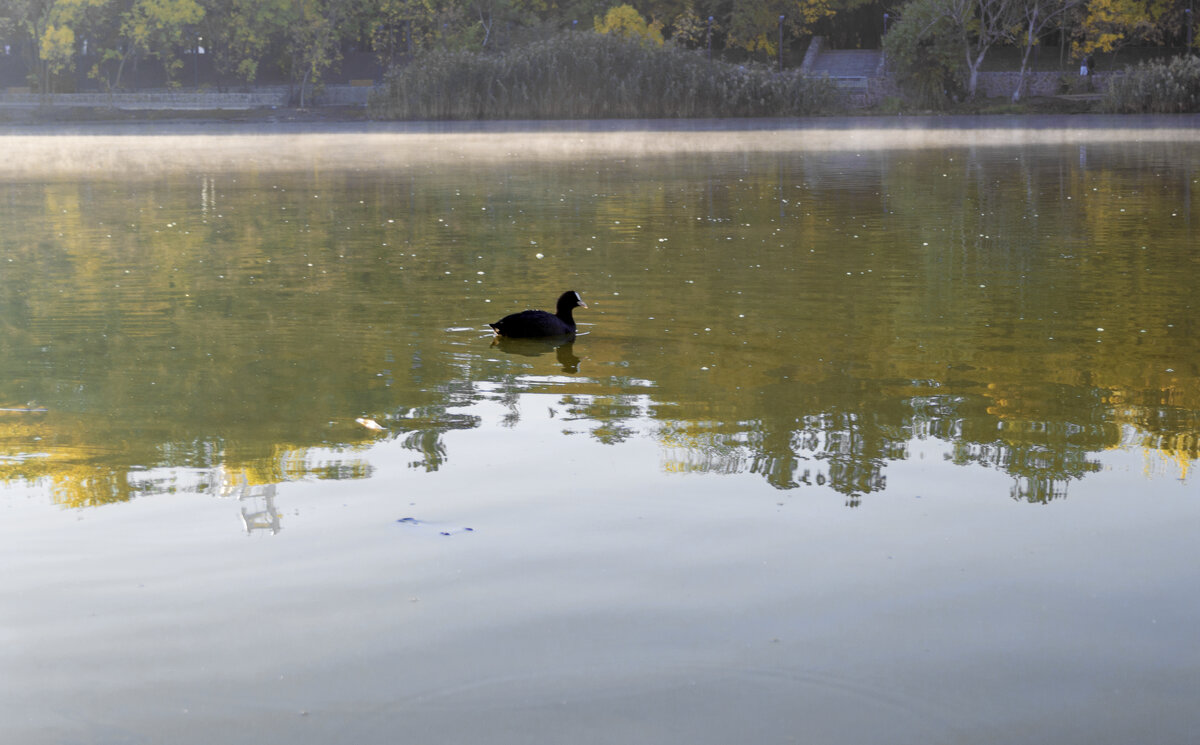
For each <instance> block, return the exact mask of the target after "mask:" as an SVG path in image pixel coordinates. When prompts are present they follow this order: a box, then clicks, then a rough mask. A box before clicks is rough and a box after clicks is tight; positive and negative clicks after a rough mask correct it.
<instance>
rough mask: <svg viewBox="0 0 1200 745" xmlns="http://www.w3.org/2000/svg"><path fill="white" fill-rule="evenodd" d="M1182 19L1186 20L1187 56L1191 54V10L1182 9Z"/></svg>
mask: <svg viewBox="0 0 1200 745" xmlns="http://www.w3.org/2000/svg"><path fill="white" fill-rule="evenodd" d="M1183 17H1184V18H1186V19H1187V27H1188V54H1191V53H1192V9H1191V8H1185V9H1184V11H1183Z"/></svg>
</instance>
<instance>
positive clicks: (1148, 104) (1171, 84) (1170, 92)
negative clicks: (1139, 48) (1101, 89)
mask: <svg viewBox="0 0 1200 745" xmlns="http://www.w3.org/2000/svg"><path fill="white" fill-rule="evenodd" d="M1104 107H1105V108H1106V109H1107V110H1109V111H1112V112H1116V113H1118V114H1183V113H1194V112H1200V57H1196V56H1193V55H1185V56H1181V57H1175V58H1174V59H1171V60H1169V61H1166V62H1161V61H1159V62H1143V63H1141V64H1139V65H1137V66H1136V67H1130V68H1128V69H1127V70H1126V71H1125V74H1124V75H1120V76H1117V77H1115V78H1114V79H1113V80H1112V82H1110V83H1109V84H1108V90H1107V93H1106V95H1105V98H1104Z"/></svg>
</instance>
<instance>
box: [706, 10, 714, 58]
mask: <svg viewBox="0 0 1200 745" xmlns="http://www.w3.org/2000/svg"><path fill="white" fill-rule="evenodd" d="M712 22H713V17H712V16H709V17H708V33H707V34H706V35H705V39H706V40H707V43H708V59H709V61H712Z"/></svg>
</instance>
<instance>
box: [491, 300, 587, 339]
mask: <svg viewBox="0 0 1200 745" xmlns="http://www.w3.org/2000/svg"><path fill="white" fill-rule="evenodd" d="M586 307H587V305H586V304H585V303H584V302H583V299H582V298H581V297H579V293H578V292H575V291H574V290H568V291H566V292H564V293H563V294H562V295H561V296H560V297H559V298H558V303H557V305H556V308H555V312H553V313H550V312H548V311H544V310H523V311H521V312H520V313H513V314H512V315H509V316H505V317H504V318H501V319H500V320H499V321H496V322H495V323H489V324H488V325H489V326H491V327H492V331H494V332H496V336H507V337H508V338H510V339H534V338H538V337H546V336H571V335H573V334H574V333H575V317H574V316H573V315H572V312H573V311H574V310H575V309H576V308H586Z"/></svg>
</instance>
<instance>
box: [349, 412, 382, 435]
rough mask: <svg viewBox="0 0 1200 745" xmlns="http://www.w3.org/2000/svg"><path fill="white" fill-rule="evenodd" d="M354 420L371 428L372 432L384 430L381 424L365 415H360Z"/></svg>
mask: <svg viewBox="0 0 1200 745" xmlns="http://www.w3.org/2000/svg"><path fill="white" fill-rule="evenodd" d="M354 421H356V422H358V423H359V424H361V425H362V426H364V427H366V428H367V429H369V430H372V431H374V432H382V431H383V430H384V427H383V425H382V424H380V423H379V422H377V421H375V420H374V419H368V418H366V417H365V416H360V417H358V418H357V419H355V420H354Z"/></svg>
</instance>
